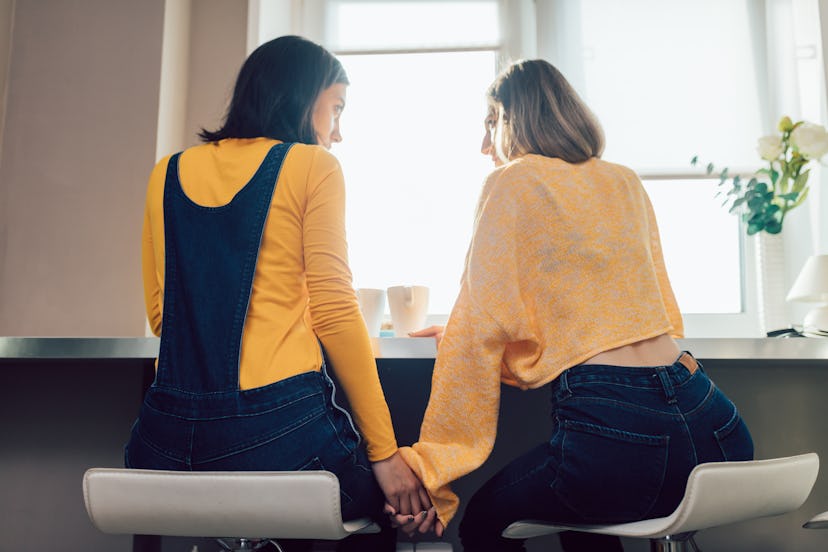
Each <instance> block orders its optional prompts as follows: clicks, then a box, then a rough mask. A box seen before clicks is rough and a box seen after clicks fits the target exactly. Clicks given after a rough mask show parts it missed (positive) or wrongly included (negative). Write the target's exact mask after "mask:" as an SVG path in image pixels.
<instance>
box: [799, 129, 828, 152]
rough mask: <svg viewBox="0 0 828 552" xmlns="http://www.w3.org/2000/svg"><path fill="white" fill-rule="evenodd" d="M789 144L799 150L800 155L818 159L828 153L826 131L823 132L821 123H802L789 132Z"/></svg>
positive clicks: (827, 134)
mask: <svg viewBox="0 0 828 552" xmlns="http://www.w3.org/2000/svg"><path fill="white" fill-rule="evenodd" d="M791 144H793V145H794V146H795V147H796V148H797V149H798V150H799V153H800V154H801V155H802V157H804V158H806V159H819V158H820V157H822V156H823V155H825V154H826V153H828V132H825V128H824V127H823V126H822V125H816V124H814V123H802V124H801V125H799V126H798V127H796V128H795V129H793V132H791Z"/></svg>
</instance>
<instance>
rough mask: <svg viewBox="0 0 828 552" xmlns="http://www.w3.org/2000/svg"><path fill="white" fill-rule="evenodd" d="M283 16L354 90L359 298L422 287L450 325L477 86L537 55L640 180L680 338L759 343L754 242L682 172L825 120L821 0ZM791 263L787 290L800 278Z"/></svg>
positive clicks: (709, 188) (473, 154)
mask: <svg viewBox="0 0 828 552" xmlns="http://www.w3.org/2000/svg"><path fill="white" fill-rule="evenodd" d="M254 3H255V2H254ZM287 4H290V5H291V6H293V7H292V8H290V9H292V10H293V13H291V14H289V16H285V14H282V17H281V18H280V20H281V21H282V25H284V22H285V21H290V22H291V25H290V32H294V33H298V34H304V35H305V36H308V37H309V38H312V39H314V40H317V41H319V42H321V43H323V44H325V46H327V47H328V48H330V49H331V50H332V51H334V52H336V53H337V55H338V56H339V58H340V59H341V60H342V62H343V64H344V65H345V67H346V70H347V71H348V73H349V77H350V79H351V82H352V84H351V86H350V88H349V94H348V107H347V109H346V111H345V114H344V116H343V119H342V125H343V128H342V131H343V135H344V137H345V141H344V142H343V143H342V144H338V145H336V146H334V152H335V153H336V155H337V156H338V157H339V158H340V161H341V162H342V165H343V168H344V171H345V178H346V183H347V187H348V234H349V243H350V246H351V251H350V255H351V264H352V268H353V271H354V278H355V283H356V285H358V286H362V287H387V286H391V285H396V284H423V285H428V286H429V287H430V288H431V305H430V311H431V312H432V313H433V314H435V315H445V314H447V313H448V312H449V309H450V307H451V305H452V303H453V300H454V297H455V295H456V292H457V289H458V287H459V281H458V280H459V277H460V275H461V270H462V264H463V259H464V257H465V252H466V248H467V246H468V241H469V237H470V234H471V230H472V216H473V209H474V207H475V203H476V199H477V197H478V194H479V191H480V187H481V184H482V183H483V180H484V178H485V175H486V174H488V172H489V171H490V170H491V166H490V161H489V160H488V159H487V158H485V157H484V156H482V155H480V154H479V151H478V148H479V144H480V139H481V138H482V117H483V114H484V113H485V99H484V92H485V89H486V87H487V86H488V84H489V83H490V82H491V80H492V79H493V77H494V76H495V74H496V71H497V69H498V68H499V62H501V61H503V60H509V59H517V58H521V57H542V58H545V59H548V60H549V61H550V62H552V63H553V64H555V65H556V66H557V67H558V68H560V69H561V71H562V72H563V73H564V74H565V75H566V76H567V78H568V79H569V80H570V81H571V82H572V84H573V85H574V86H575V88H576V89H577V90H578V91H579V93H580V94H581V95H582V96H583V98H584V99H585V101H586V102H587V104H588V105H590V107H591V108H592V109H593V110H594V111H595V113H596V115H597V116H598V118H599V119H600V121H601V123H602V125H603V127H604V129H605V132H606V136H607V149H606V152H605V154H604V158H605V159H607V160H609V161H615V162H619V163H621V164H624V165H627V166H630V167H632V168H633V169H634V170H636V171H637V172H638V173H639V174H640V175H641V177H642V180H643V182H644V185H645V187H646V188H647V190H648V193H649V194H650V197H651V199H652V202H653V205H654V208H655V210H656V216H657V218H658V223H659V227H660V230H661V235H662V242H663V244H662V245H663V248H664V251H665V260H666V262H667V267H668V271H669V272H670V276H671V280H672V283H673V286H674V290H675V292H676V296H677V299H678V301H679V304H680V306H681V308H682V311H683V314H684V316H685V325H686V329H687V335H688V336H689V337H703V336H744V337H746V336H756V335H759V330H758V328H759V318H758V311H759V308H758V303H757V298H756V294H755V291H756V281H755V275H754V274H753V272H752V268H753V266H754V263H753V254H754V251H753V249H754V248H753V244H752V241H751V240H749V239H746V238H745V234H744V231H743V229H741V228H740V227H739V221H738V218H737V217H735V216H733V215H730V214H728V213H727V210H726V209H724V208H723V207H722V206H721V203H722V201H721V199H720V198H716V197H715V191H716V183H717V182H718V180H711V179H710V178H709V177H707V176H706V175H704V174H701V173H700V171H699V169H698V168H693V167H691V166H690V159H691V158H692V157H693V156H699V158H700V160H701V161H702V162H705V161H712V162H714V163H716V164H717V165H718V166H721V167H724V166H728V167H729V169H730V172H731V173H734V172H743V173H750V172H752V171H753V170H755V169H756V168H758V166H759V163H760V160H759V159H758V156H757V155H756V153H755V151H754V144H755V143H756V140H757V139H758V138H759V136H761V135H763V134H768V133H770V132H771V131H772V130H773V129H774V128H775V125H776V122H777V119H778V117H779V116H780V115H781V114H783V113H784V114H790V115H791V116H792V117H800V118H802V117H807V118H809V120H814V121H818V120H819V119H820V117H822V116H823V115H824V113H823V112H822V111H820V110H822V109H824V108H823V106H822V104H823V103H824V99H825V91H824V87H823V78H824V77H823V76H822V74H821V70H822V60H821V49H820V48H819V29H818V25H817V23H816V21H817V19H818V17H817V15H818V14H817V15H815V14H816V10H817V8H816V6H817V4H816V2H815V1H813V0H807V1H806V0H802V1H794V0H767V1H761V2H760V1H754V0H692V1H691V0H625V1H624V2H618V0H533V1H532V0H451V1H448V0H447V1H437V0H406V1H401V0H387V1H383V0H294V1H293V2H290V3H283V5H287ZM265 5H266V3H265V2H264V1H262V2H261V3H260V7H259V9H260V11H261V15H262V17H265V16H266V14H265V11H266V10H265ZM297 6H299V8H297ZM297 10H298V11H297ZM289 11H290V10H289ZM273 19H274V21H275V20H276V19H277V18H273ZM792 29H793V30H792ZM285 32H287V30H286V29H280V30H279V32H278V33H274V34H271V35H270V36H276V34H284V33H285ZM260 38H261V39H262V40H266V39H267V38H269V37H267V38H266V33H265V34H260ZM816 111H819V114H818V115H817V114H816ZM815 182H816V180H815ZM814 193H815V192H812V197H813V195H814ZM817 199H818V198H817ZM817 199H814V200H811V203H813V206H812V207H810V208H809V210H810V211H811V218H812V219H813V218H816V217H817V215H816V213H818V208H819V205H820V203H819V201H817ZM823 202H824V200H823ZM797 216H800V215H799V214H798V215H797ZM786 224H787V222H786ZM809 224H811V225H812V226H813V227H814V228H817V230H816V233H817V234H819V233H820V232H821V233H822V234H824V235H828V232H826V230H825V227H826V224H825V222H819V220H818V219H817V220H816V222H811V223H809V222H803V223H802V225H801V227H803V228H804V227H805V226H808V225H809ZM791 225H792V226H794V225H795V224H794V223H793V221H792V222H791ZM797 236H799V234H797ZM796 241H802V240H799V239H796ZM805 241H807V240H805ZM808 244H810V241H808ZM817 245H818V240H817ZM802 247H809V245H808V246H802ZM815 248H816V246H815ZM809 253H811V251H805V252H799V251H798V252H796V253H795V254H794V255H795V256H796V255H798V256H799V257H802V261H804V258H805V257H806V256H807V255H808V254H809ZM786 256H787V255H786ZM795 256H794V261H793V263H792V264H793V265H795V266H791V267H787V270H788V271H789V274H788V277H789V278H793V277H795V275H796V271H797V270H798V268H799V266H801V262H797V261H796V257H795ZM789 262H790V260H789ZM433 321H437V322H439V321H440V317H439V316H438V317H437V318H436V319H434V320H433Z"/></svg>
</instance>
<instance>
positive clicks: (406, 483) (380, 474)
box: [371, 452, 431, 518]
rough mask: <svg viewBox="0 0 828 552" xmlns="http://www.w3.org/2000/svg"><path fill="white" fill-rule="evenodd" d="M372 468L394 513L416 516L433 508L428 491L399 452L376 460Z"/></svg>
mask: <svg viewBox="0 0 828 552" xmlns="http://www.w3.org/2000/svg"><path fill="white" fill-rule="evenodd" d="M371 468H372V469H373V470H374V477H376V478H377V483H379V486H380V489H382V492H383V494H384V495H385V501H386V502H387V503H388V505H389V506H390V507H391V508H393V511H394V514H396V515H401V516H413V517H415V518H416V517H417V516H421V515H422V513H423V512H426V511H428V510H429V509H430V508H431V500H430V499H429V498H428V493H427V492H426V490H425V489H424V488H423V485H422V483H420V480H419V479H417V475H416V474H415V473H414V472H413V471H412V470H411V468H410V467H408V464H406V463H405V460H403V457H402V455H401V454H400V453H399V452H395V453H394V454H393V455H391V456H389V457H388V458H386V459H385V460H380V461H379V462H374V463H373V464H372V465H371Z"/></svg>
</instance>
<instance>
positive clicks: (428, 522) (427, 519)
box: [384, 503, 444, 537]
mask: <svg viewBox="0 0 828 552" xmlns="http://www.w3.org/2000/svg"><path fill="white" fill-rule="evenodd" d="M384 511H385V513H386V514H388V516H389V518H390V520H391V527H399V528H400V529H402V530H403V531H404V532H405V534H406V535H408V536H409V537H410V536H412V535H414V532H415V531H419V532H420V533H428V532H429V531H432V530H433V531H434V534H435V535H437V536H438V537H442V536H443V531H444V527H443V524H442V522H440V520H439V519H437V510H436V509H435V508H434V506H432V507H431V508H429V509H428V510H427V511H425V512H420V513H419V514H417V515H402V514H397V513H395V512H394V509H393V508H392V507H391V505H390V504H387V503H386V504H385V510H384Z"/></svg>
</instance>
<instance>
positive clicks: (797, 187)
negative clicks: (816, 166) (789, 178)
mask: <svg viewBox="0 0 828 552" xmlns="http://www.w3.org/2000/svg"><path fill="white" fill-rule="evenodd" d="M810 172H811V169H808V170H807V171H804V172H801V173H799V176H797V177H796V180H794V184H793V188H792V189H791V190H792V191H794V192H801V191H802V189H803V188H805V186H807V185H808V175H809V174H810Z"/></svg>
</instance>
